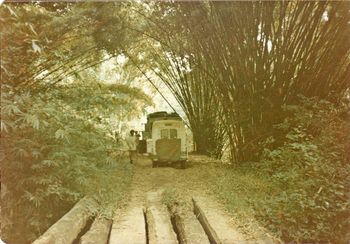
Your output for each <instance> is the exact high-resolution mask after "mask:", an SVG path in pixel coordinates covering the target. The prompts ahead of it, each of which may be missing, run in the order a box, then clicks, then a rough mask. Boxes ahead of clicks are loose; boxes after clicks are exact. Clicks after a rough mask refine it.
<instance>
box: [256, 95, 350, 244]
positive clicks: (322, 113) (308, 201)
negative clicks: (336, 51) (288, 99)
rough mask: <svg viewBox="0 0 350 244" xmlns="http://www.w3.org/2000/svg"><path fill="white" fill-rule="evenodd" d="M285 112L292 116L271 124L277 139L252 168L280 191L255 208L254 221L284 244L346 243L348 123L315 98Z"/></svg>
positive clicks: (349, 158)
mask: <svg viewBox="0 0 350 244" xmlns="http://www.w3.org/2000/svg"><path fill="white" fill-rule="evenodd" d="M285 111H286V112H287V113H289V114H292V116H290V117H288V118H287V119H286V120H285V121H284V122H283V123H281V124H279V125H277V126H276V129H277V130H278V131H279V132H280V133H279V134H280V136H276V137H275V138H272V137H271V138H269V140H268V141H266V143H265V145H264V146H265V152H264V158H263V160H262V162H261V163H260V164H259V166H257V170H258V171H260V173H261V174H262V175H266V176H267V177H269V178H270V180H271V181H272V182H273V183H274V184H277V185H279V187H280V189H281V191H280V192H276V193H275V194H274V195H272V196H271V197H270V198H269V199H264V200H262V201H261V202H259V203H258V204H257V205H256V210H257V211H258V213H259V214H257V215H258V218H259V219H261V220H263V221H264V223H265V224H266V226H267V227H268V228H270V229H271V230H273V231H274V232H275V233H278V234H279V235H280V237H281V238H282V239H283V240H285V241H291V240H294V241H312V242H314V241H333V242H336V243H340V242H345V241H346V240H347V239H348V238H349V233H348V230H349V229H350V226H349V217H350V205H349V201H348V198H347V194H348V189H349V176H350V164H349V163H350V155H349V150H350V128H349V127H350V126H349V122H345V121H343V120H342V119H341V109H337V108H336V107H335V106H334V105H332V104H331V103H329V102H327V101H322V100H321V101H318V100H317V99H306V98H302V105H300V106H286V107H285ZM281 135H283V136H281ZM282 142H284V143H283V144H282V145H281V143H282ZM273 145H281V146H280V147H277V148H275V149H273V148H272V146H273Z"/></svg>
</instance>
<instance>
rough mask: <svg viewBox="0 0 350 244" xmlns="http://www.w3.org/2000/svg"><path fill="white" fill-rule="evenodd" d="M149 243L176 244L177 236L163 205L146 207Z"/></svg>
mask: <svg viewBox="0 0 350 244" xmlns="http://www.w3.org/2000/svg"><path fill="white" fill-rule="evenodd" d="M146 218H147V224H148V241H149V242H148V243H149V244H177V243H178V241H177V237H176V234H175V232H174V230H173V227H172V224H171V221H170V214H169V212H168V210H167V209H166V207H165V206H164V205H156V206H151V207H149V208H147V211H146Z"/></svg>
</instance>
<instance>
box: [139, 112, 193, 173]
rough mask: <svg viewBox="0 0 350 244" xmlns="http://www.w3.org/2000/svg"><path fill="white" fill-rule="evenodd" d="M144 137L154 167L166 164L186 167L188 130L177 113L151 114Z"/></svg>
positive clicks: (148, 117)
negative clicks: (178, 164)
mask: <svg viewBox="0 0 350 244" xmlns="http://www.w3.org/2000/svg"><path fill="white" fill-rule="evenodd" d="M144 135H145V140H146V148H147V149H146V150H147V153H148V154H149V155H150V157H151V158H152V162H153V167H157V166H158V165H160V164H166V163H181V166H182V168H185V167H186V162H187V157H188V155H187V146H186V129H185V125H184V122H183V121H182V119H181V117H180V116H179V115H178V114H177V113H167V112H156V113H152V114H149V115H148V116H147V124H146V125H145V133H144Z"/></svg>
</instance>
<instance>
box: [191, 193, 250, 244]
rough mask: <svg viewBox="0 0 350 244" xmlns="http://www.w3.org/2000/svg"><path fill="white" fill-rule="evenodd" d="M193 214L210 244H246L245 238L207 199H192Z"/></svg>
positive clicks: (218, 208) (216, 206) (215, 205)
mask: <svg viewBox="0 0 350 244" xmlns="http://www.w3.org/2000/svg"><path fill="white" fill-rule="evenodd" d="M192 200H193V206H194V212H195V214H196V216H197V218H198V220H199V221H200V223H201V225H202V226H203V229H204V230H205V232H206V233H207V235H208V238H209V240H210V242H211V243H218V244H219V243H221V244H232V243H247V240H246V238H245V237H244V236H243V235H242V234H241V233H239V232H238V231H237V230H236V229H235V228H233V227H232V226H231V224H230V223H229V219H228V218H227V217H226V216H225V213H224V212H223V211H221V210H220V207H219V206H218V205H217V204H215V203H214V202H211V201H210V200H209V199H206V198H205V199H204V198H200V197H196V198H192Z"/></svg>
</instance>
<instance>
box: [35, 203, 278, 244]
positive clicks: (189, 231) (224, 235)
mask: <svg viewBox="0 0 350 244" xmlns="http://www.w3.org/2000/svg"><path fill="white" fill-rule="evenodd" d="M97 207H98V203H97V201H95V200H94V199H93V198H88V197H85V198H83V199H82V200H80V201H79V202H78V203H77V204H75V206H74V207H73V208H72V209H71V210H70V211H69V212H68V213H66V214H65V215H64V216H63V217H62V218H61V219H59V220H58V221H57V222H56V223H55V224H54V225H52V226H51V227H50V228H49V229H48V230H47V231H46V232H45V233H44V234H43V235H42V236H40V237H39V238H38V239H37V240H35V241H34V242H33V244H62V243H65V244H66V243H67V244H70V243H71V244H95V243H99V244H133V243H134V244H173V243H174V244H176V243H180V244H186V243H191V244H205V243H208V244H209V243H212V244H234V243H239V244H245V243H246V244H248V243H249V244H250V243H259V244H268V243H274V241H272V240H271V239H269V238H267V237H266V236H265V237H262V238H261V239H259V240H256V239H255V240H247V239H246V238H245V237H243V236H242V235H241V234H240V233H239V232H238V231H237V230H236V229H234V228H233V227H232V226H231V225H230V224H229V223H228V221H227V219H228V218H227V217H225V215H224V213H223V212H222V211H220V210H219V209H218V208H217V207H216V206H213V205H210V204H208V202H207V201H206V200H205V199H204V198H200V197H193V198H192V207H193V209H192V211H190V210H188V212H185V213H181V214H178V213H177V212H176V211H175V212H174V211H173V210H170V209H171V208H167V207H169V206H165V205H163V204H159V203H157V204H153V205H152V204H151V205H147V206H137V207H135V206H131V207H129V208H127V209H125V210H123V212H122V213H121V214H120V215H119V216H118V217H116V218H115V219H114V220H109V219H105V218H99V217H97V218H95V219H93V213H92V212H91V211H90V210H89V209H90V208H97Z"/></svg>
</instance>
